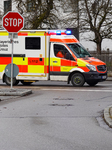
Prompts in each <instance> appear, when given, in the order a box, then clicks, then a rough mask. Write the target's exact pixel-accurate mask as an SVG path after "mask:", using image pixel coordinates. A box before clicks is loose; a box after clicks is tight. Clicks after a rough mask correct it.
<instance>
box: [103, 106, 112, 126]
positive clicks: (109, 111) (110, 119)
mask: <svg viewBox="0 0 112 150" xmlns="http://www.w3.org/2000/svg"><path fill="white" fill-rule="evenodd" d="M104 119H105V122H106V123H107V124H108V126H109V127H111V128H112V105H111V106H109V107H107V108H105V109H104Z"/></svg>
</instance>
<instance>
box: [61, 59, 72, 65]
mask: <svg viewBox="0 0 112 150" xmlns="http://www.w3.org/2000/svg"><path fill="white" fill-rule="evenodd" d="M71 63H72V62H71V60H66V59H61V66H71Z"/></svg>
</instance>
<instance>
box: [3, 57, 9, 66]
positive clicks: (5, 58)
mask: <svg viewBox="0 0 112 150" xmlns="http://www.w3.org/2000/svg"><path fill="white" fill-rule="evenodd" d="M10 63H11V57H0V64H2V65H7V64H10Z"/></svg>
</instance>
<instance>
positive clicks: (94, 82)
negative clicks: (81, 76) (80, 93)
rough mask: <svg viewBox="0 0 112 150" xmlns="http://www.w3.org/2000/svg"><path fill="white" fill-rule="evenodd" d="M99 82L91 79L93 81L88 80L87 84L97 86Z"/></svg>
mask: <svg viewBox="0 0 112 150" xmlns="http://www.w3.org/2000/svg"><path fill="white" fill-rule="evenodd" d="M97 83H98V81H91V82H87V84H88V85H89V86H95V85H96V84H97Z"/></svg>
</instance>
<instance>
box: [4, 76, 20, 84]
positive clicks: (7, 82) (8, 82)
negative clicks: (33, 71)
mask: <svg viewBox="0 0 112 150" xmlns="http://www.w3.org/2000/svg"><path fill="white" fill-rule="evenodd" d="M4 81H5V83H6V84H7V85H11V78H10V77H7V76H6V75H5V78H4ZM18 83H19V81H18V80H16V78H13V85H17V84H18Z"/></svg>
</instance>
